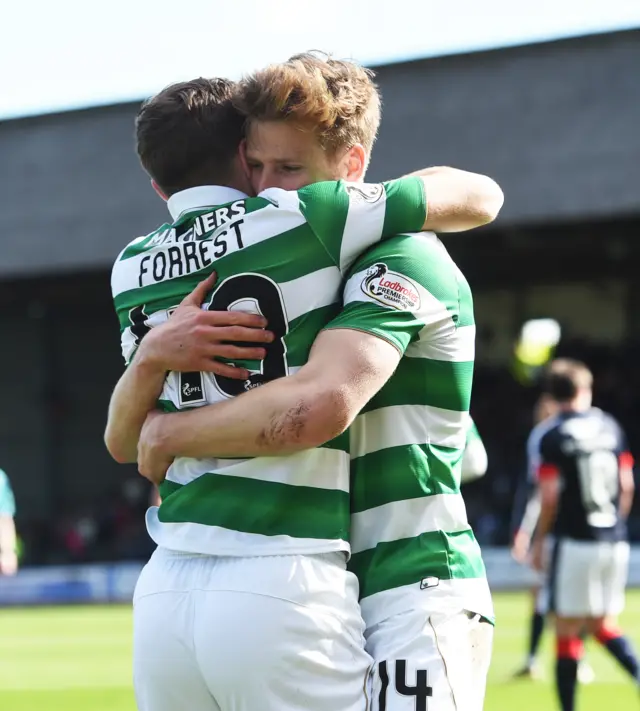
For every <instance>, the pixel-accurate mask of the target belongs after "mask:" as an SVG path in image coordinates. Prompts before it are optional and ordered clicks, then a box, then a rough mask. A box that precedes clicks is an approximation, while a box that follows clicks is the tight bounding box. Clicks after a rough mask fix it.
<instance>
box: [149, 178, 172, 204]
mask: <svg viewBox="0 0 640 711" xmlns="http://www.w3.org/2000/svg"><path fill="white" fill-rule="evenodd" d="M151 187H152V188H153V189H154V190H155V191H156V192H157V193H158V195H159V196H160V197H161V198H162V199H163V200H164V201H165V202H167V200H168V198H167V196H166V195H165V194H164V192H163V191H162V188H161V187H160V186H159V185H158V183H156V181H155V180H152V181H151Z"/></svg>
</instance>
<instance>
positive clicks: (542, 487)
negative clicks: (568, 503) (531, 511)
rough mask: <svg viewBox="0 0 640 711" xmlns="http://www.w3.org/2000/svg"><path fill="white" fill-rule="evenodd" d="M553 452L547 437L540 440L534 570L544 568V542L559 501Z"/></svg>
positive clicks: (533, 552)
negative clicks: (538, 502) (538, 506)
mask: <svg viewBox="0 0 640 711" xmlns="http://www.w3.org/2000/svg"><path fill="white" fill-rule="evenodd" d="M556 459H557V457H555V451H554V448H553V445H552V443H551V442H550V440H549V437H548V435H545V436H543V437H542V438H541V440H540V459H539V462H538V466H537V471H536V479H537V482H538V491H539V496H540V515H539V516H538V524H537V527H536V531H535V534H534V537H533V544H532V546H531V563H532V565H533V567H534V568H535V569H536V570H542V569H543V568H544V560H543V552H544V541H545V539H546V537H547V536H548V535H549V534H550V533H551V531H552V530H553V526H554V524H555V521H556V516H557V511H558V501H559V499H560V485H561V474H560V467H559V466H558V464H557V462H556Z"/></svg>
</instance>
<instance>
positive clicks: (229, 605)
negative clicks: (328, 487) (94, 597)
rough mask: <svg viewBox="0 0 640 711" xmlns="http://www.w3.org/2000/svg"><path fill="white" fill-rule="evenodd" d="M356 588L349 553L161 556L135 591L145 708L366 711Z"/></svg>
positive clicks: (136, 663)
mask: <svg viewBox="0 0 640 711" xmlns="http://www.w3.org/2000/svg"><path fill="white" fill-rule="evenodd" d="M357 590H358V588H357V581H356V578H355V576H354V575H353V574H352V573H349V572H347V571H346V569H345V560H344V555H343V554H341V553H331V554H325V555H314V556H294V555H291V556H270V557H260V558H229V557H227V558H222V557H215V556H202V555H192V554H181V553H176V552H172V551H168V550H166V549H160V548H159V549H157V550H156V552H155V553H154V554H153V556H152V557H151V560H150V561H149V563H148V564H147V565H146V567H145V568H144V570H143V571H142V573H141V575H140V579H139V580H138V584H137V586H136V590H135V594H134V603H133V604H134V613H133V621H134V642H133V671H134V686H135V693H136V700H137V704H138V709H139V710H140V711H185V710H186V709H188V710H189V711H256V710H258V709H259V711H294V709H295V711H301V710H302V709H304V711H366V708H367V696H366V684H367V679H368V676H369V673H370V668H371V664H372V660H371V658H370V657H369V655H368V654H367V653H366V652H365V651H364V636H363V632H364V623H363V622H362V617H361V615H360V609H359V606H358V602H357Z"/></svg>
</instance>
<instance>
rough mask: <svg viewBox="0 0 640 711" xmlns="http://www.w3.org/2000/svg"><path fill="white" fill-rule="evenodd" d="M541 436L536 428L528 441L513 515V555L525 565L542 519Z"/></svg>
mask: <svg viewBox="0 0 640 711" xmlns="http://www.w3.org/2000/svg"><path fill="white" fill-rule="evenodd" d="M540 458H541V454H540V435H539V430H538V429H536V428H534V429H533V431H532V432H531V433H530V435H529V439H528V440H527V468H526V471H525V476H524V477H523V478H522V479H521V481H520V484H519V485H518V489H517V491H516V496H515V505H514V515H513V524H512V526H513V540H512V544H511V555H512V556H513V557H514V559H515V560H517V561H518V562H519V563H524V562H525V561H526V559H527V556H528V555H529V549H530V547H531V540H532V538H533V534H534V531H535V529H536V526H537V525H538V519H539V517H540V491H539V489H538V478H537V477H538V474H537V472H538V467H539V465H540Z"/></svg>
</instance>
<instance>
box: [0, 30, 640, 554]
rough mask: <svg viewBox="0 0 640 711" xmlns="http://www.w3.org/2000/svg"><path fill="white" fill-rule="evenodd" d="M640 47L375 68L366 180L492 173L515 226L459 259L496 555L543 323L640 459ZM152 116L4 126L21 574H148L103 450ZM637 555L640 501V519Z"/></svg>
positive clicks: (622, 44) (0, 240)
mask: <svg viewBox="0 0 640 711" xmlns="http://www.w3.org/2000/svg"><path fill="white" fill-rule="evenodd" d="M639 66H640V32H639V31H630V32H621V33H614V34H605V35H599V36H592V37H588V38H581V39H572V40H563V41H558V42H553V43H546V44H538V45H530V46H526V47H519V48H511V49H502V50H496V51H491V52H483V53H475V54H469V55H460V56H453V57H445V58H439V59H429V60H420V61H413V62H408V63H403V64H395V65H389V66H384V67H380V68H378V70H377V71H378V79H379V83H380V86H381V89H382V93H383V98H384V118H383V124H382V130H381V133H380V138H379V141H378V144H377V146H376V148H375V151H374V159H373V162H372V167H371V171H370V175H369V177H370V179H382V178H388V177H392V176H396V175H399V174H402V173H405V172H409V171H411V170H414V169H416V168H418V167H421V166H422V165H424V164H425V163H427V164H434V165H438V164H450V165H456V166H459V167H462V168H467V169H469V170H476V171H479V172H483V173H487V174H489V175H491V176H492V177H494V178H496V179H497V180H498V182H499V183H500V184H501V185H502V187H503V189H504V192H505V195H506V203H505V207H504V211H503V214H502V215H501V217H500V219H499V220H498V222H497V224H496V225H494V226H492V227H491V228H486V229H483V230H481V231H479V232H477V233H472V234H467V235H460V236H449V237H447V238H446V243H447V245H448V246H449V248H450V251H451V253H452V254H453V256H454V257H455V259H456V260H457V261H458V263H459V265H460V267H461V268H462V269H463V271H464V272H465V273H466V274H467V276H468V278H469V280H470V282H471V285H472V287H473V289H474V294H475V303H476V319H477V322H478V366H477V371H476V380H475V388H474V395H473V404H472V411H473V415H474V418H475V419H476V421H477V423H478V427H479V429H480V432H481V434H482V436H483V438H484V439H485V442H486V445H487V449H488V452H489V472H488V474H487V476H486V477H485V479H484V480H481V481H479V482H477V483H474V484H471V485H470V486H469V488H468V489H467V497H466V498H467V503H468V508H469V514H470V518H471V520H472V522H473V523H474V525H475V527H476V530H477V533H478V536H479V538H480V540H481V541H482V542H483V543H485V544H490V545H500V544H505V543H506V542H507V540H508V535H509V522H510V518H511V509H512V505H513V492H514V488H515V484H516V480H517V479H518V478H519V477H520V476H521V475H522V470H523V467H524V442H525V440H526V436H527V434H528V431H529V429H530V427H531V424H532V423H531V412H532V406H533V403H534V401H535V399H536V396H537V393H536V392H535V388H527V387H524V386H522V385H520V384H519V383H518V382H517V381H516V380H515V379H514V378H513V376H512V374H511V372H510V363H511V358H512V353H513V343H514V340H515V338H516V336H517V334H518V331H519V328H520V326H521V324H522V323H523V322H524V321H526V320H527V319H529V318H535V317H552V318H555V319H557V320H558V321H559V322H560V324H561V325H562V328H563V338H562V341H561V343H560V346H559V349H558V353H559V354H564V355H571V356H574V357H578V358H581V359H583V360H585V361H586V362H587V363H588V364H589V365H590V366H591V367H592V368H593V370H594V372H595V375H596V404H599V405H601V406H602V407H604V408H606V409H608V410H610V411H611V412H612V413H614V414H615V415H617V416H618V417H619V418H620V420H621V421H622V423H623V424H624V426H625V427H626V429H627V431H628V433H629V435H630V439H631V449H632V450H633V451H634V453H635V454H636V457H640V398H639V392H640V390H639V386H640V367H639V365H638V364H639V363H640V319H638V314H639V313H640V309H639V307H640V295H639V293H638V289H637V286H636V281H637V274H638V271H639V267H640V243H639V241H638V239H637V233H638V231H639V230H640V191H639V186H640V160H638V156H640V131H639V130H638V127H639V126H640V83H639V82H638V80H637V71H635V70H634V69H633V68H634V67H639ZM136 109H137V104H123V105H118V106H111V107H107V108H97V109H90V110H83V111H75V112H70V113H63V114H56V115H48V116H42V117H36V118H28V119H24V120H12V121H6V122H4V123H1V124H0V155H2V160H1V161H0V181H1V183H2V186H3V188H2V217H3V229H2V232H1V233H0V250H1V254H2V258H1V260H0V299H1V303H2V305H3V308H2V311H1V312H0V323H1V326H2V333H3V334H4V338H3V347H2V348H1V349H0V387H1V391H2V393H3V398H2V401H1V403H0V464H1V465H2V467H3V468H4V469H5V470H6V471H7V472H8V473H9V474H10V476H11V479H12V483H13V485H14V488H15V491H16V497H17V500H18V505H19V515H18V526H19V530H20V533H21V535H22V537H23V540H24V544H25V554H24V562H25V563H36V564H37V563H64V562H80V561H89V560H101V561H106V560H118V559H136V558H138V559H139V558H144V557H145V556H146V554H147V553H148V551H149V550H150V545H149V541H148V540H147V538H146V533H145V531H144V524H143V516H142V512H143V510H144V508H145V506H146V503H147V500H148V494H149V492H148V488H147V487H146V486H145V484H144V482H143V481H142V480H141V479H139V478H137V475H136V472H135V468H133V467H120V466H118V465H116V464H115V463H113V462H112V461H111V460H110V459H109V457H108V455H107V453H106V451H105V449H104V446H103V444H102V431H103V426H104V423H105V418H106V407H107V402H108V398H109V394H110V391H111V388H112V387H113V385H114V384H115V382H116V379H117V378H118V376H119V374H120V373H121V371H122V363H121V358H120V350H119V338H118V326H117V321H116V318H115V315H114V313H113V310H112V306H111V298H110V291H109V269H110V266H111V264H112V262H113V260H114V257H115V256H116V254H117V253H118V252H119V250H120V249H121V248H122V247H123V246H124V245H125V244H126V243H127V242H128V241H129V240H131V239H132V238H133V237H135V236H137V235H138V234H141V233H144V232H147V231H149V230H150V229H151V228H153V227H154V226H155V225H156V224H159V223H160V222H162V221H164V219H165V209H164V207H163V205H162V203H161V202H160V201H159V200H158V199H157V198H156V197H155V195H154V194H153V192H152V191H151V189H150V187H149V184H148V181H147V179H146V177H145V175H144V174H143V172H142V170H141V169H140V168H139V166H138V163H137V159H136V157H135V155H134V153H133V117H134V115H135V111H136ZM631 524H632V525H631V528H632V533H633V534H634V536H635V538H636V540H640V518H639V517H638V507H637V506H636V508H635V510H634V516H633V518H632V522H631Z"/></svg>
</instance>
